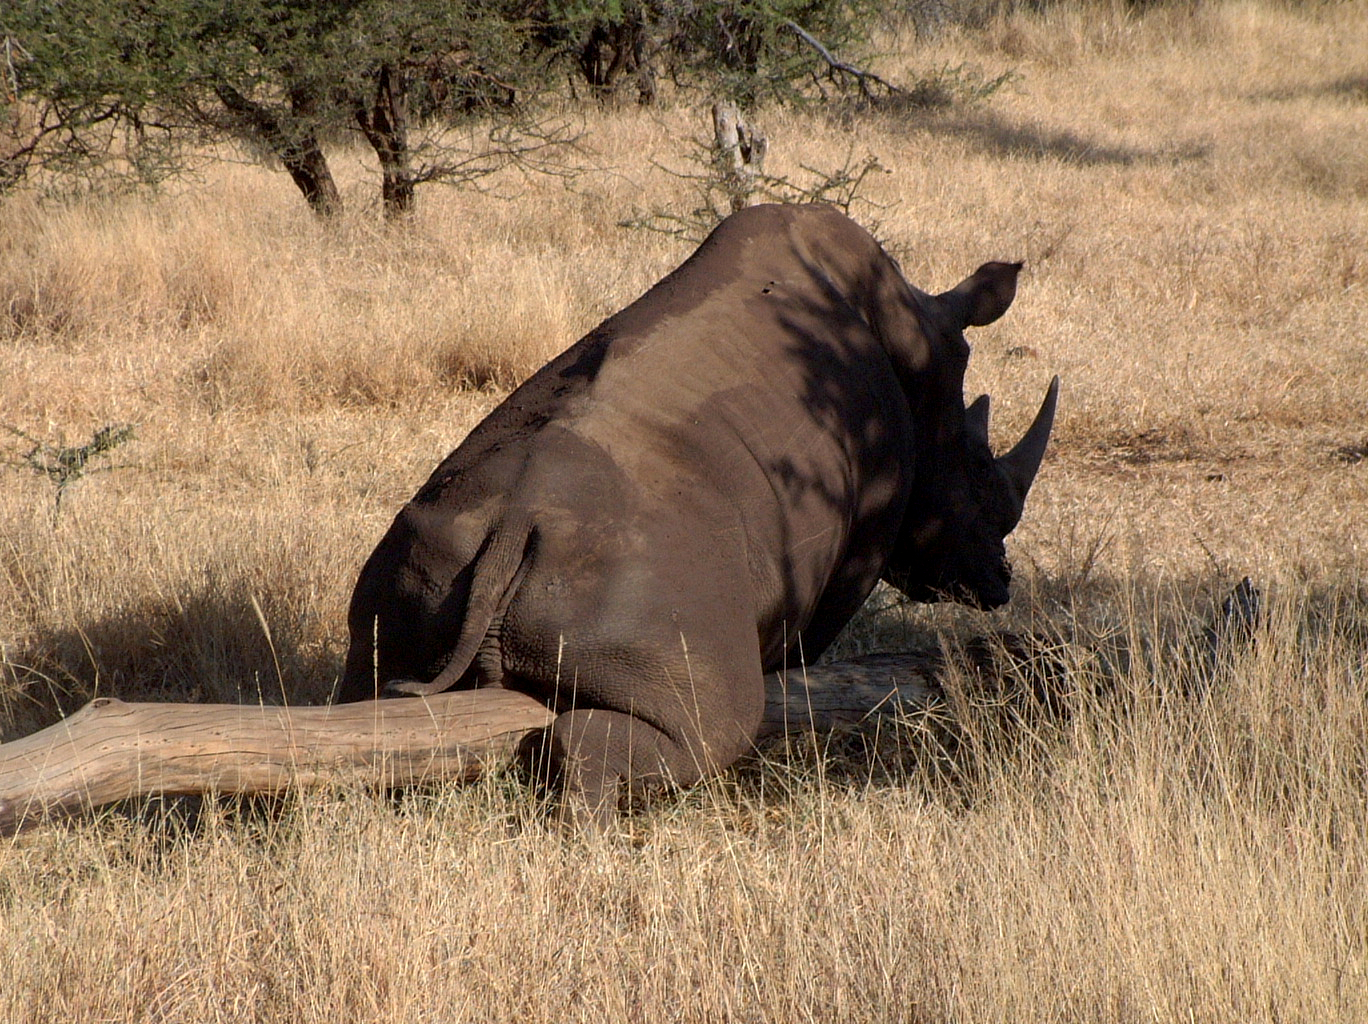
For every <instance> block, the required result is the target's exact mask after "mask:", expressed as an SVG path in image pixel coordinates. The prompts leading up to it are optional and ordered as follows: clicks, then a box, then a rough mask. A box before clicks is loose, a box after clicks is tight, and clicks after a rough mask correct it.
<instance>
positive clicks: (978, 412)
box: [964, 395, 988, 444]
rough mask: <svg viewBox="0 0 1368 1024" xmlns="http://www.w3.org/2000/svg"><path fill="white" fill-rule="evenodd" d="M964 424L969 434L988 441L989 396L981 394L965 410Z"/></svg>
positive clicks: (985, 441)
mask: <svg viewBox="0 0 1368 1024" xmlns="http://www.w3.org/2000/svg"><path fill="white" fill-rule="evenodd" d="M964 425H965V428H966V429H967V430H968V431H969V436H970V437H973V438H976V439H977V440H979V441H982V442H983V443H984V444H987V443H988V396H987V395H979V396H978V397H977V398H975V399H974V403H973V405H971V406H969V408H967V409H965V410H964Z"/></svg>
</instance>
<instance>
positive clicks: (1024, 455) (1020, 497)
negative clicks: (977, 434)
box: [997, 377, 1059, 525]
mask: <svg viewBox="0 0 1368 1024" xmlns="http://www.w3.org/2000/svg"><path fill="white" fill-rule="evenodd" d="M1058 401H1059V378H1058V377H1055V378H1054V379H1053V380H1052V381H1050V386H1049V388H1048V389H1047V390H1046V392H1045V401H1044V402H1042V403H1041V404H1040V411H1039V412H1038V413H1036V418H1035V422H1034V423H1032V424H1031V427H1030V429H1029V430H1027V431H1026V433H1025V434H1024V435H1023V436H1022V438H1021V440H1020V441H1018V442H1017V444H1016V447H1015V448H1013V449H1012V450H1011V451H1010V452H1008V453H1007V454H1006V455H1004V456H1002V457H1001V458H1000V459H998V460H997V464H998V467H999V468H1000V469H1001V470H1002V474H1003V476H1005V477H1006V478H1007V483H1008V485H1009V486H1010V487H1011V488H1012V493H1013V497H1015V499H1016V504H1017V509H1016V512H1017V515H1018V516H1020V515H1021V509H1022V507H1023V506H1024V505H1025V504H1026V494H1027V492H1028V491H1030V489H1031V484H1032V482H1033V481H1034V480H1035V475H1036V471H1037V470H1038V469H1040V460H1041V459H1043V458H1044V457H1045V446H1046V445H1047V444H1048V443H1049V441H1050V430H1051V428H1052V427H1053V426H1054V416H1055V405H1056V403H1057V402H1058ZM1013 525H1015V524H1013Z"/></svg>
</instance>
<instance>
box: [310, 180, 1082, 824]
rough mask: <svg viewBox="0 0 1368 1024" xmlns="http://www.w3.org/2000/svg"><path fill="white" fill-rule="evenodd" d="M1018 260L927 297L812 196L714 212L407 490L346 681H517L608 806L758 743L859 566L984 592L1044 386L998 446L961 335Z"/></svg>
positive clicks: (959, 596)
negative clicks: (770, 709) (658, 269)
mask: <svg viewBox="0 0 1368 1024" xmlns="http://www.w3.org/2000/svg"><path fill="white" fill-rule="evenodd" d="M1020 269H1021V264H1020V263H985V264H984V265H983V266H981V267H979V269H978V270H977V271H975V272H974V273H973V274H972V275H970V276H969V277H968V278H966V279H965V280H964V281H963V282H961V283H960V284H959V285H957V286H956V287H954V288H952V289H951V290H949V291H947V292H944V293H942V294H939V295H930V294H927V293H924V292H922V291H919V290H918V289H916V288H914V287H913V286H911V285H910V284H908V282H907V281H906V280H905V279H904V277H903V275H902V273H901V271H900V270H899V268H898V265H897V263H895V261H894V260H893V259H892V258H891V257H890V256H889V255H888V254H887V253H886V252H885V251H884V250H883V249H882V248H881V247H880V245H879V244H878V243H877V242H876V241H875V240H874V238H873V237H872V236H871V235H870V234H869V233H868V232H866V231H865V230H864V229H863V228H861V227H860V226H858V225H857V224H856V223H855V222H853V221H852V220H850V219H849V218H847V217H846V216H845V215H843V214H842V213H840V212H839V211H838V210H836V209H834V208H832V207H828V206H821V205H766V206H754V207H749V208H746V209H743V210H741V211H740V212H737V213H735V214H733V215H732V216H730V217H728V218H727V219H726V220H725V221H723V222H722V223H721V225H719V226H718V227H717V228H716V229H715V230H714V231H713V232H712V234H711V235H710V236H709V237H708V238H707V239H706V240H705V241H704V242H703V243H702V245H700V246H699V248H698V249H697V251H696V252H694V253H693V255H692V256H690V257H689V258H688V259H687V260H686V261H685V262H684V263H683V264H681V265H680V266H679V267H678V268H677V269H675V270H674V271H673V272H671V273H670V274H669V275H668V276H666V277H665V278H664V279H663V280H661V281H660V282H659V283H658V284H656V285H655V286H654V287H652V288H651V289H650V290H649V291H648V292H646V294H645V295H643V296H642V297H641V298H639V299H637V300H636V301H635V302H633V303H632V304H631V305H629V306H628V307H627V308H625V309H623V310H622V311H621V312H619V313H617V314H615V315H613V316H611V317H609V318H608V319H607V320H605V321H604V322H603V323H602V324H600V325H599V326H598V327H596V328H594V329H593V330H592V331H590V332H589V333H588V334H587V335H586V336H585V337H584V338H582V339H580V340H579V341H578V342H576V343H575V344H574V345H572V346H571V347H570V348H568V349H566V350H565V351H564V352H562V353H561V354H560V355H559V356H557V357H556V358H554V359H553V360H551V362H549V363H548V364H547V365H546V366H544V367H543V368H542V369H541V370H539V371H538V372H537V373H535V374H534V375H533V376H532V377H530V378H529V379H528V380H527V381H526V382H525V383H523V384H522V385H521V386H520V387H518V388H517V389H516V390H515V391H513V392H512V393H511V394H510V395H509V396H508V398H507V399H506V400H505V401H504V402H503V403H502V404H501V405H499V406H498V407H497V408H496V409H495V410H494V411H493V412H492V413H490V415H489V416H488V417H487V418H486V419H485V420H484V421H483V422H482V423H480V424H479V425H478V426H477V427H476V428H475V429H474V430H473V431H471V433H470V435H469V436H468V437H467V438H466V439H465V441H464V442H463V443H462V444H461V445H460V446H459V447H458V448H456V450H455V451H453V452H452V453H451V454H450V455H448V456H447V457H446V458H445V459H444V460H443V461H442V462H441V464H440V465H438V467H437V468H436V470H435V471H434V472H433V473H432V475H431V476H430V477H429V478H428V480H427V482H426V483H425V484H423V486H422V487H421V489H420V490H419V491H418V493H417V494H416V495H415V496H414V497H413V498H412V500H410V501H409V502H408V504H406V505H405V506H404V507H403V508H402V509H401V510H400V512H399V513H398V516H397V517H396V518H395V520H394V522H393V524H392V525H391V526H390V528H389V530H388V532H387V533H386V534H385V535H384V537H383V539H381V541H380V543H379V545H378V546H377V547H376V548H375V551H374V553H373V554H372V555H371V556H370V558H369V560H367V562H366V563H365V565H364V567H363V568H362V570H361V573H360V577H359V579H358V582H357V584H356V588H355V591H354V593H353V596H352V600H351V606H350V611H349V613H348V626H349V630H350V634H351V643H350V648H349V650H348V654H347V658H346V663H345V667H344V671H343V676H342V679H341V681H340V683H339V689H338V693H337V699H339V700H342V701H354V700H363V699H369V698H373V697H377V696H382V695H386V694H394V693H408V694H423V695H427V694H435V693H438V692H440V691H443V690H447V689H449V688H452V687H478V686H502V687H508V688H511V689H514V690H518V691H521V692H524V693H527V694H530V695H531V696H533V697H535V698H536V699H538V700H540V701H543V702H545V703H546V705H547V706H548V707H549V708H550V709H551V710H553V711H554V712H555V713H556V718H555V719H554V722H553V724H552V725H551V726H550V727H549V729H548V730H546V732H545V734H544V735H541V736H539V737H538V738H537V739H536V741H535V742H534V743H532V744H530V745H529V746H528V748H527V750H526V751H525V752H524V753H525V756H526V757H527V758H528V759H529V761H530V762H532V763H535V764H537V765H539V766H540V770H541V771H542V772H544V773H546V774H545V775H544V776H543V777H544V778H549V779H551V780H552V781H554V782H555V783H557V784H558V785H559V787H560V788H561V791H562V792H561V797H562V806H563V807H570V808H572V814H573V815H575V816H576V817H579V818H582V819H584V820H585V821H587V822H589V823H590V824H597V825H600V826H604V825H609V824H611V822H612V821H613V820H614V818H615V815H616V813H617V811H618V809H619V804H620V802H621V801H622V800H624V799H630V798H632V797H633V796H635V795H637V794H640V793H642V792H647V791H650V790H651V789H653V788H655V787H658V786H661V785H666V784H671V785H689V784H691V783H694V782H697V781H698V780H700V779H701V778H703V777H704V776H706V775H708V774H710V773H713V772H716V771H718V770H720V769H722V768H724V767H726V766H727V765H729V764H730V763H732V762H733V761H734V760H735V759H736V758H738V757H739V756H740V755H742V754H743V753H744V752H746V751H747V750H748V749H750V748H751V746H752V743H753V741H754V738H755V736H756V732H757V729H758V727H759V724H760V721H761V715H762V711H763V707H764V693H765V686H764V675H765V673H767V672H771V671H776V670H779V669H782V668H784V667H786V666H793V665H796V664H798V663H800V662H803V661H811V660H813V659H815V658H817V657H818V656H819V655H821V653H822V652H823V651H824V650H825V649H826V648H827V647H828V646H829V645H830V644H831V642H832V641H833V640H834V639H835V638H836V636H837V634H838V633H839V632H840V631H841V629H842V628H843V627H844V626H845V625H846V623H847V622H848V621H849V620H850V618H851V617H852V616H853V615H854V614H855V612H856V611H857V610H858V609H859V608H860V606H861V604H862V603H863V602H864V601H865V599H866V597H868V595H869V594H870V592H871V590H872V589H873V587H874V586H875V584H876V583H877V582H878V581H879V580H880V579H883V580H886V581H887V582H888V583H890V584H891V585H892V586H894V587H896V588H897V589H899V590H901V591H902V592H903V593H905V594H907V595H908V596H909V597H911V598H914V599H916V600H919V601H936V600H941V599H946V598H948V599H953V600H956V601H961V602H967V603H969V604H972V605H977V606H980V607H983V608H993V607H997V606H999V605H1001V604H1003V603H1004V602H1006V601H1007V599H1008V594H1009V591H1008V584H1009V581H1010V576H1011V570H1010V567H1009V565H1008V562H1007V558H1006V552H1005V548H1004V545H1003V538H1004V537H1006V535H1007V534H1008V533H1010V532H1011V531H1012V529H1013V528H1014V527H1015V526H1016V524H1017V521H1018V520H1019V519H1020V517H1021V513H1022V507H1023V505H1024V503H1025V500H1026V494H1027V491H1028V490H1029V489H1030V487H1031V483H1032V481H1033V479H1034V477H1035V475H1036V472H1037V470H1038V468H1039V466H1040V462H1041V459H1042V457H1043V455H1044V452H1045V448H1046V442H1047V440H1048V438H1049V434H1050V430H1051V425H1052V423H1053V420H1054V413H1055V405H1056V398H1057V394H1058V387H1059V380H1058V378H1057V377H1056V378H1055V379H1054V380H1053V381H1051V383H1050V385H1049V387H1048V389H1047V392H1046V396H1045V400H1044V402H1043V404H1042V405H1041V407H1040V411H1039V413H1038V414H1037V416H1036V418H1035V421H1034V423H1033V424H1032V426H1031V427H1030V428H1029V429H1028V430H1027V432H1026V434H1025V436H1024V437H1023V438H1022V439H1021V441H1020V442H1019V443H1018V444H1017V445H1016V446H1015V447H1014V448H1012V450H1011V451H1009V452H1008V453H1007V454H1006V455H1003V456H1001V457H999V458H994V456H993V453H992V451H991V449H990V448H989V444H988V398H987V396H986V395H985V396H982V397H980V398H978V399H977V400H976V401H975V402H974V403H973V404H972V405H970V406H969V407H968V408H966V407H965V405H964V396H963V383H964V373H965V368H966V366H967V363H968V359H969V346H968V345H967V343H966V342H965V340H964V330H965V328H966V327H970V326H982V325H984V324H989V323H992V322H993V321H994V320H996V319H997V318H998V317H1000V316H1001V315H1002V314H1003V313H1004V312H1005V311H1006V310H1007V308H1008V306H1009V305H1010V304H1011V302H1012V300H1013V298H1014V297H1015V294H1016V282H1017V275H1018V272H1019V271H1020Z"/></svg>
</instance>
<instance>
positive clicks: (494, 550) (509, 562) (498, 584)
mask: <svg viewBox="0 0 1368 1024" xmlns="http://www.w3.org/2000/svg"><path fill="white" fill-rule="evenodd" d="M530 545H531V530H530V529H513V530H507V529H500V528H498V527H496V528H495V529H494V530H493V531H492V532H491V533H490V535H489V537H488V538H487V539H486V541H485V545H484V547H483V548H482V549H481V551H480V553H479V554H478V555H476V556H475V571H474V574H473V577H472V579H471V581H470V596H469V598H468V599H467V600H466V610H465V616H464V618H463V619H462V621H461V632H460V635H459V636H458V637H457V638H456V646H455V647H453V648H452V651H451V657H450V658H448V659H447V663H446V664H445V665H444V666H443V667H442V670H441V671H440V672H438V673H437V675H436V676H435V677H434V678H433V680H432V681H431V682H427V683H420V682H417V681H415V680H411V679H405V680H396V681H394V682H392V683H390V684H389V686H388V687H387V689H389V690H390V691H391V692H393V693H405V694H410V695H412V696H415V697H430V696H432V695H433V694H435V693H442V692H443V691H445V690H449V689H451V688H452V687H453V686H455V685H456V684H457V683H458V682H460V680H461V677H462V676H464V675H465V674H466V672H467V671H469V669H470V666H471V664H472V663H473V662H474V661H475V657H476V655H477V654H479V651H480V645H481V644H483V643H484V642H485V638H486V637H487V636H488V635H489V630H490V627H491V626H492V625H493V624H494V620H495V619H496V618H497V617H498V616H499V615H501V614H502V613H503V611H504V609H506V608H507V607H508V603H509V602H510V601H511V600H512V599H513V595H514V594H515V593H517V590H518V584H519V583H521V582H522V579H523V577H524V576H525V575H527V567H528V564H529V563H528V558H527V555H528V549H529V547H530Z"/></svg>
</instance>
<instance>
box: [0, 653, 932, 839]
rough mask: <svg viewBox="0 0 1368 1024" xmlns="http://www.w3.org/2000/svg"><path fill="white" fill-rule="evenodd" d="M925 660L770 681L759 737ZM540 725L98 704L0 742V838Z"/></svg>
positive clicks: (476, 696) (422, 706)
mask: <svg viewBox="0 0 1368 1024" xmlns="http://www.w3.org/2000/svg"><path fill="white" fill-rule="evenodd" d="M934 672H935V660H934V658H933V657H932V656H929V655H879V656H874V657H871V658H865V659H859V660H857V661H854V662H845V663H841V664H836V665H829V666H822V667H818V668H811V669H807V670H806V671H802V670H792V671H790V672H787V673H785V674H784V675H775V676H771V677H770V678H769V679H768V681H767V682H768V686H767V692H766V698H767V700H766V707H765V721H764V725H763V726H762V728H761V735H762V736H775V735H783V734H785V733H797V732H806V731H812V730H816V731H827V730H830V729H832V728H834V727H836V726H839V725H841V724H844V723H852V722H858V721H860V720H862V719H864V718H867V717H868V716H870V715H871V714H881V713H888V712H895V711H906V710H908V709H915V708H923V707H926V706H927V705H928V704H930V703H931V702H932V701H934V700H935V698H936V694H937V690H936V688H935V684H934V681H933V680H934ZM553 717H554V716H553V715H552V713H551V712H550V711H548V710H547V709H546V707H545V706H544V705H542V704H541V703H539V702H538V701H536V700H534V699H533V698H531V697H528V696H526V695H525V694H521V693H517V692H514V691H512V690H502V689H496V688H489V689H480V690H460V691H455V692H450V693H442V694H438V695H436V696H434V697H428V698H421V699H420V698H412V699H395V700H379V701H362V702H359V703H355V704H337V705H333V706H330V707H300V708H281V707H261V706H254V705H237V704H126V703H124V702H123V701H120V700H114V699H112V698H109V697H101V698H99V699H97V700H94V701H91V702H90V703H89V704H87V705H86V706H85V707H84V708H82V709H81V710H80V711H78V712H76V713H75V714H74V715H72V716H71V717H70V718H67V719H65V720H63V721H61V722H58V723H57V724H55V725H51V726H49V727H48V728H46V729H43V730H41V731H40V732H36V733H34V734H32V735H31V736H26V737H24V738H23V739H19V740H15V741H14V742H12V743H6V744H3V745H0V834H8V833H13V832H16V831H18V830H19V829H20V828H23V827H24V826H25V825H28V824H32V823H34V822H36V821H40V820H42V818H44V817H46V816H55V815H65V814H75V813H79V812H81V811H84V810H89V809H92V808H95V807H99V806H100V805H102V804H107V803H111V802H113V801H115V800H124V799H130V798H133V797H139V796H148V795H152V794H156V793H165V794H178V793H179V794H185V793H206V792H214V793H222V794H229V793H269V792H280V791H283V790H286V789H291V788H308V787H316V786H321V785H327V784H330V783H337V782H352V783H356V782H361V783H368V784H374V785H383V786H402V785H408V784H412V783H415V782H419V781H434V780H441V779H451V780H468V779H471V778H474V777H476V776H478V775H479V774H481V773H482V772H484V771H487V770H488V769H489V768H491V767H494V766H497V765H499V764H502V763H504V762H506V761H507V760H508V759H509V758H510V757H511V756H512V755H513V753H514V751H515V749H516V748H517V746H518V744H519V743H520V742H521V741H522V740H523V738H524V737H526V736H528V735H529V734H530V733H532V732H534V731H536V730H539V729H544V728H545V727H546V726H548V725H549V724H550V723H551V721H552V719H553Z"/></svg>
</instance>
